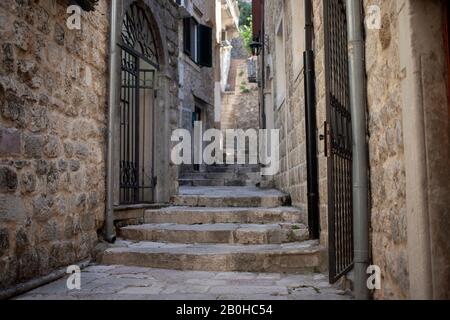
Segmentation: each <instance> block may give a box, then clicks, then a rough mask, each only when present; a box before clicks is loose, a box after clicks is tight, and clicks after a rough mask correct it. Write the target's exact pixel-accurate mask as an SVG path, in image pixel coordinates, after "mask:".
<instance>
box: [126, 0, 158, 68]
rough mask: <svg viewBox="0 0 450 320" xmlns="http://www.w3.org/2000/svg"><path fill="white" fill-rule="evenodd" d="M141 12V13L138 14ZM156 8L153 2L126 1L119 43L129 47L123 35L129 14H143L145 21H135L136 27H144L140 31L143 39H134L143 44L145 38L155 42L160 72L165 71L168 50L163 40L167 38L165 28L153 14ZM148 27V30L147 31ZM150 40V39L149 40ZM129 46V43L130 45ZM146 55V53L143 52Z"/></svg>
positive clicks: (141, 0) (140, 0)
mask: <svg viewBox="0 0 450 320" xmlns="http://www.w3.org/2000/svg"><path fill="white" fill-rule="evenodd" d="M137 10H139V11H140V12H136V11H137ZM155 10H156V8H154V5H153V3H152V1H143V0H131V1H130V0H128V1H125V3H124V6H123V14H122V17H121V20H120V21H121V29H120V30H121V37H120V41H119V43H120V44H121V45H127V43H125V41H124V39H123V37H122V35H123V28H124V24H126V21H127V17H128V14H129V13H133V12H134V13H138V14H140V13H143V14H144V15H143V16H142V17H141V18H143V21H135V23H136V26H140V27H142V28H141V29H140V30H138V31H139V32H141V33H140V35H141V37H142V38H143V39H133V40H134V41H138V42H142V41H144V40H145V37H146V36H148V37H149V38H151V40H153V45H154V46H155V48H154V49H155V51H156V52H155V57H156V59H157V60H158V61H157V64H158V69H159V71H160V72H161V71H163V70H164V67H165V65H166V61H167V48H166V45H165V41H163V39H164V38H165V33H164V31H163V28H162V27H161V26H162V24H161V22H160V19H159V17H158V16H157V15H155V14H154V13H153V12H155ZM147 27H148V29H147ZM149 40H150V39H149ZM128 45H129V43H128ZM143 54H144V55H145V52H143Z"/></svg>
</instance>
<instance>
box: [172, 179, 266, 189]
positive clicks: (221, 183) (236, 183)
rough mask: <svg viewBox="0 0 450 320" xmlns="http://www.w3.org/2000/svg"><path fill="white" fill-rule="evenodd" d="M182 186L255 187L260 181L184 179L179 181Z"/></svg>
mask: <svg viewBox="0 0 450 320" xmlns="http://www.w3.org/2000/svg"><path fill="white" fill-rule="evenodd" d="M178 183H179V185H180V186H189V187H225V186H230V187H246V186H248V187H252V186H253V187H254V186H256V185H257V184H258V183H259V181H256V180H240V179H230V180H229V179H193V178H182V179H178Z"/></svg>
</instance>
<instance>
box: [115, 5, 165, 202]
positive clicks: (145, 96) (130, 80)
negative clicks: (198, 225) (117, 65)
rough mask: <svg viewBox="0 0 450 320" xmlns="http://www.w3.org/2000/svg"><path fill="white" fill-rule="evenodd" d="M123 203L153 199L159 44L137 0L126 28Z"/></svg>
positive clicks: (122, 110)
mask: <svg viewBox="0 0 450 320" xmlns="http://www.w3.org/2000/svg"><path fill="white" fill-rule="evenodd" d="M121 49H122V56H121V94H120V203H121V204H137V203H150V202H153V188H154V186H155V185H156V178H155V177H154V175H153V171H154V170H153V164H154V161H153V157H154V154H153V149H154V148H153V146H154V132H153V131H154V99H155V96H156V91H155V81H156V72H157V69H158V56H157V47H156V42H155V37H154V33H153V30H152V29H151V24H150V22H149V20H148V17H147V15H146V13H145V9H144V8H142V7H141V6H140V5H138V4H137V3H133V4H132V5H131V6H130V8H129V9H128V11H127V12H126V14H125V17H124V22H123V29H122V45H121Z"/></svg>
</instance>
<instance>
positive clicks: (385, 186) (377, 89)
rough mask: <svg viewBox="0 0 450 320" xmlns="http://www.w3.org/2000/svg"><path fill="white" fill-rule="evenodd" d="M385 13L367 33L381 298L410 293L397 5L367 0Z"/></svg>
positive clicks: (375, 250)
mask: <svg viewBox="0 0 450 320" xmlns="http://www.w3.org/2000/svg"><path fill="white" fill-rule="evenodd" d="M365 3H366V5H378V6H380V8H381V12H382V14H383V16H382V26H381V30H370V29H369V30H367V40H366V57H367V62H366V65H367V75H368V77H367V79H368V81H367V100H368V113H367V114H368V132H369V157H370V160H369V161H370V178H371V181H370V185H371V217H372V220H371V221H372V223H371V225H372V234H371V236H372V255H373V263H374V264H376V265H378V266H380V268H381V270H382V277H383V281H382V282H383V289H382V291H381V292H379V293H377V294H378V295H379V296H378V297H379V298H406V297H407V296H408V291H409V281H408V256H407V250H406V249H407V248H406V242H407V232H406V229H407V224H406V197H405V190H406V180H405V178H406V177H405V158H404V146H403V122H402V104H401V88H400V86H401V82H400V81H401V75H400V73H401V68H400V56H399V54H400V53H399V30H398V28H399V26H398V25H399V21H398V19H397V17H396V14H397V10H398V8H397V1H365Z"/></svg>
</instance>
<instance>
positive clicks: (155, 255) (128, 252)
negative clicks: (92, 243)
mask: <svg viewBox="0 0 450 320" xmlns="http://www.w3.org/2000/svg"><path fill="white" fill-rule="evenodd" d="M322 255H323V250H322V248H321V247H320V246H319V245H318V242H317V241H306V242H295V243H288V244H271V245H229V244H167V243H155V242H139V243H132V242H127V241H119V242H118V243H117V244H116V247H114V248H110V249H107V250H106V251H105V252H104V254H103V255H102V257H101V263H103V264H107V265H125V266H136V267H149V268H159V269H175V270H196V271H219V272H232V271H239V272H280V273H303V272H315V271H322V270H323V263H324V261H323V259H322Z"/></svg>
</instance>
